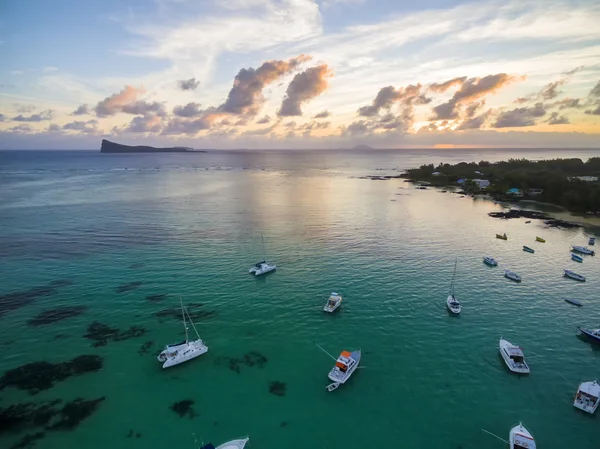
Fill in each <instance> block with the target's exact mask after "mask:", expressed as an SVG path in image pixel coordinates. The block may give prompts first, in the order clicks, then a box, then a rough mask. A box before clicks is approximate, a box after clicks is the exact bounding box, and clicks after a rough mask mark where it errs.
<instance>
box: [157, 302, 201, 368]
mask: <svg viewBox="0 0 600 449" xmlns="http://www.w3.org/2000/svg"><path fill="white" fill-rule="evenodd" d="M179 301H180V302H181V315H182V317H183V328H184V329H185V341H182V342H181V343H174V344H171V345H167V346H165V349H164V350H163V351H162V352H161V353H160V354H159V355H158V357H157V359H158V361H159V362H161V363H162V364H163V366H162V367H163V368H169V367H170V366H175V365H179V364H180V363H183V362H187V361H188V360H192V359H195V358H196V357H198V356H201V355H202V354H205V353H206V352H208V346H206V345H205V344H204V342H203V341H202V339H201V338H200V335H198V331H197V330H196V326H194V322H193V321H192V319H191V318H190V315H189V313H188V311H187V310H186V309H185V308H184V307H183V302H182V300H181V297H179ZM186 315H187V317H188V320H189V321H190V324H191V325H192V327H193V328H194V331H195V332H196V336H197V337H198V339H197V340H192V341H190V340H189V337H188V327H187V324H186V321H185V317H186Z"/></svg>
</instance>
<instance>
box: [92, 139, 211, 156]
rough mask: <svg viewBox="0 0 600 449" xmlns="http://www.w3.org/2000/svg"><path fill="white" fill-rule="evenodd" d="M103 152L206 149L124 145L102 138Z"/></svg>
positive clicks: (174, 151) (173, 151) (101, 149)
mask: <svg viewBox="0 0 600 449" xmlns="http://www.w3.org/2000/svg"><path fill="white" fill-rule="evenodd" d="M100 152H101V153H205V152H206V151H202V150H194V149H193V148H187V147H168V148H159V147H150V146H146V145H137V146H131V145H123V144H120V143H116V142H111V141H110V140H106V139H102V145H101V146H100Z"/></svg>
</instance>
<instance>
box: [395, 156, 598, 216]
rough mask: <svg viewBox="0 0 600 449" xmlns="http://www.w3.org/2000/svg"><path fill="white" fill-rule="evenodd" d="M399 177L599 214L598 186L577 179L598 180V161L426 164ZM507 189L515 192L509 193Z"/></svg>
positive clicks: (593, 159) (519, 160)
mask: <svg viewBox="0 0 600 449" xmlns="http://www.w3.org/2000/svg"><path fill="white" fill-rule="evenodd" d="M402 176H403V177H405V178H408V179H409V180H411V181H413V182H428V183H429V184H430V185H432V186H438V187H443V186H459V187H461V188H462V189H463V190H464V191H465V192H466V193H468V194H481V193H485V194H488V195H490V196H492V197H493V198H495V199H498V200H505V201H515V200H518V199H521V198H524V199H531V200H536V201H543V202H547V203H552V204H557V205H559V206H562V207H564V208H565V209H567V210H569V211H571V212H576V213H591V214H600V182H599V181H598V180H597V179H596V180H595V181H589V180H588V181H586V180H581V179H579V178H578V177H582V176H587V177H596V178H598V177H600V157H593V158H590V159H589V160H588V161H587V162H583V161H582V160H581V159H577V158H572V159H549V160H541V161H530V160H527V159H509V160H508V161H500V162H494V163H492V162H487V161H481V162H479V163H476V162H472V163H467V162H460V163H458V164H454V165H450V164H439V165H437V166H435V165H434V164H427V165H422V166H421V167H419V168H414V169H409V170H407V171H406V173H404V174H403V175H402ZM474 179H483V180H488V181H489V182H490V185H489V186H488V187H486V188H484V189H480V188H479V185H478V184H477V183H476V182H475V181H473V180H474ZM459 180H464V182H462V183H458V181H459ZM510 189H518V192H514V193H512V194H511V193H508V192H509V190H510Z"/></svg>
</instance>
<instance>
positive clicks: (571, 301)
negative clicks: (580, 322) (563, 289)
mask: <svg viewBox="0 0 600 449" xmlns="http://www.w3.org/2000/svg"><path fill="white" fill-rule="evenodd" d="M565 301H566V302H568V303H569V304H573V305H574V306H577V307H581V306H583V304H581V303H580V302H579V301H577V300H576V299H572V298H565Z"/></svg>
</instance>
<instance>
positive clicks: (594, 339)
mask: <svg viewBox="0 0 600 449" xmlns="http://www.w3.org/2000/svg"><path fill="white" fill-rule="evenodd" d="M577 329H578V330H579V332H581V334H582V335H584V336H586V337H587V338H588V339H589V340H590V341H592V342H594V343H597V344H600V337H598V336H596V335H594V334H593V333H592V332H591V331H590V330H589V329H584V328H582V327H578V328H577Z"/></svg>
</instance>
